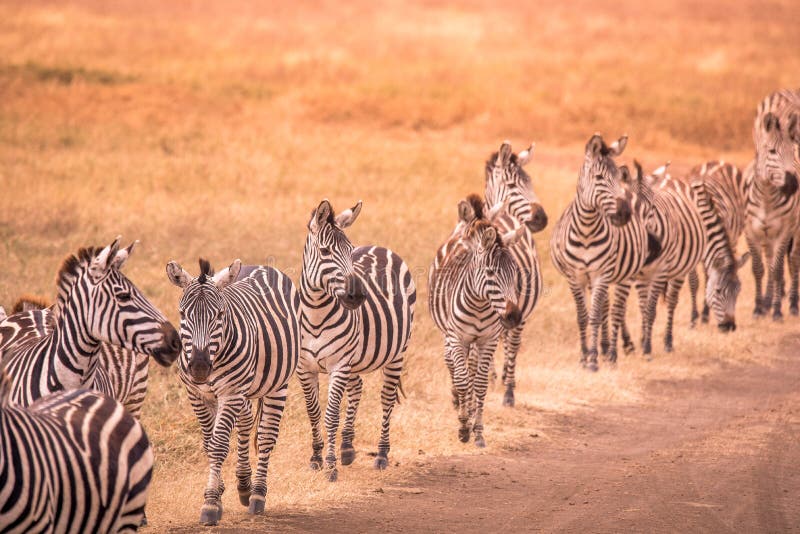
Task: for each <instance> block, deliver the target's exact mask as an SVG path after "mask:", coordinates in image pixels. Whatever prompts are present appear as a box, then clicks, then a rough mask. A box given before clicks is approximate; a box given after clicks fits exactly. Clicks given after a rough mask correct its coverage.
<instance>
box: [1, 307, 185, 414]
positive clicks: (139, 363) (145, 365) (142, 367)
mask: <svg viewBox="0 0 800 534" xmlns="http://www.w3.org/2000/svg"><path fill="white" fill-rule="evenodd" d="M48 308H49V306H48V303H47V300H46V299H44V298H42V297H37V296H31V295H24V296H22V297H20V298H19V299H17V302H16V303H15V304H14V307H13V310H14V311H13V313H25V312H30V311H35V310H42V312H41V313H42V314H43V315H44V317H43V319H41V320H40V321H39V322H40V323H41V324H43V325H44V328H43V329H42V332H43V334H46V333H47V332H48V331H49V330H50V329H51V328H49V327H52V326H53V325H54V323H53V321H52V314H51V313H50V312H51V310H49V309H48ZM96 356H97V365H96V366H95V368H94V372H93V373H90V374H89V375H88V376H87V377H86V378H85V380H84V382H83V383H82V384H81V387H82V388H90V389H94V390H95V391H99V392H101V393H104V394H106V395H108V396H109V397H111V398H112V399H116V400H117V401H119V402H121V403H122V404H123V406H125V409H126V410H128V411H129V412H130V413H131V415H133V416H134V417H135V418H136V419H139V418H140V417H141V415H142V406H143V405H144V399H145V396H146V395H147V379H148V376H149V367H150V356H148V355H147V354H145V353H141V352H136V351H132V350H128V349H126V348H124V347H120V346H118V345H111V344H110V343H101V344H100V345H99V346H98V350H97V353H96ZM155 360H156V362H157V363H158V364H159V365H162V366H164V367H168V366H169V365H171V364H172V362H171V361H169V360H164V359H163V358H155Z"/></svg>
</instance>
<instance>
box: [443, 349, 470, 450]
mask: <svg viewBox="0 0 800 534" xmlns="http://www.w3.org/2000/svg"><path fill="white" fill-rule="evenodd" d="M468 353H469V346H467V345H465V344H464V343H462V342H461V341H460V340H459V339H456V338H448V339H447V341H446V348H445V361H446V362H447V368H448V369H449V370H450V378H451V379H452V380H453V389H454V390H455V391H456V393H457V395H458V422H459V428H458V439H459V440H461V442H463V443H466V442H468V441H469V434H470V427H469V417H470V414H469V406H468V404H469V402H470V396H471V392H472V384H471V382H472V380H471V378H470V376H469V370H468V369H467V361H466V359H467V357H468Z"/></svg>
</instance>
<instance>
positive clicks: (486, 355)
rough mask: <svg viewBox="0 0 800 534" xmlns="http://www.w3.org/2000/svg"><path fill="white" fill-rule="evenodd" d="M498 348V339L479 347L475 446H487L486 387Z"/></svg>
mask: <svg viewBox="0 0 800 534" xmlns="http://www.w3.org/2000/svg"><path fill="white" fill-rule="evenodd" d="M496 349H497V340H494V341H490V342H488V343H486V344H485V345H481V346H480V347H479V349H478V350H479V352H480V358H479V360H478V371H477V373H476V374H475V385H474V388H475V419H474V423H473V425H472V432H473V433H474V435H475V446H476V447H479V448H483V447H486V440H485V439H484V437H483V405H484V404H485V401H486V389H487V387H488V385H489V366H490V365H491V363H492V359H494V351H495V350H496Z"/></svg>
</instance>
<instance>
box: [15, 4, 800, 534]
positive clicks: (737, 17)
mask: <svg viewBox="0 0 800 534" xmlns="http://www.w3.org/2000/svg"><path fill="white" fill-rule="evenodd" d="M798 20H800V5H799V4H798V3H797V2H796V1H785V2H782V1H775V2H764V1H761V0H759V1H755V0H754V1H737V2H728V1H722V0H714V1H704V2H697V1H689V0H666V1H664V2H659V3H657V4H654V3H648V2H639V1H632V0H618V1H615V2H608V1H604V0H600V1H598V0H593V1H588V0H586V1H584V0H576V1H569V2H513V1H512V2H504V3H502V5H496V3H494V2H483V1H470V0H465V1H461V2H439V1H435V0H430V1H412V2H406V1H403V2H400V1H377V2H375V1H360V0H356V1H352V2H346V3H342V2H307V1H297V2H291V3H285V2H261V3H253V2H244V1H236V0H233V1H226V2H201V1H185V2H174V3H173V2H160V1H155V0H152V1H151V0H136V1H113V2H107V1H86V2H70V3H66V2H63V3H62V2H53V3H51V2H38V1H13V0H6V1H4V2H2V3H0V304H3V305H5V306H6V307H9V306H10V305H11V304H12V303H13V301H14V300H15V299H16V298H17V297H18V296H19V295H20V294H22V293H34V294H41V295H44V296H47V297H49V298H53V297H54V296H55V286H54V283H53V280H54V276H55V273H56V271H57V269H58V266H59V264H60V261H61V259H62V258H63V256H65V255H66V254H68V253H71V252H75V251H76V250H77V249H78V247H81V246H86V245H92V244H103V245H105V244H107V243H110V242H111V240H113V238H114V237H115V236H116V235H118V234H122V235H123V240H124V241H126V242H127V241H128V240H133V239H139V240H141V247H140V248H139V249H137V251H136V253H135V254H134V256H133V258H132V260H131V261H130V262H128V265H127V267H126V272H127V274H128V276H129V277H130V278H131V279H132V280H133V281H134V282H135V283H136V284H137V285H139V287H140V288H142V289H143V291H144V292H145V293H146V294H147V295H148V296H149V297H150V298H151V299H152V300H153V301H154V302H155V303H156V304H157V305H158V306H159V307H160V308H161V309H162V310H164V311H165V313H166V314H167V315H168V316H169V317H170V318H171V319H172V320H173V321H175V322H176V324H177V312H176V305H177V301H178V298H179V294H178V292H177V290H176V289H175V288H174V287H172V286H171V285H170V284H169V283H168V281H167V280H166V277H165V274H164V266H165V264H166V263H167V262H168V261H169V260H172V259H175V260H177V261H179V262H180V263H181V264H183V265H184V266H185V267H186V268H187V269H188V270H189V271H190V272H192V273H196V272H197V267H196V265H197V263H196V262H197V258H198V257H199V256H204V257H208V258H209V259H210V260H211V261H212V264H213V265H214V266H215V267H217V268H220V267H222V266H223V265H227V264H229V263H230V262H231V261H232V260H233V259H234V258H241V259H242V260H244V261H245V262H249V263H259V262H262V263H263V262H267V261H268V262H270V263H271V264H273V265H275V266H277V267H278V268H281V269H283V270H285V271H286V272H287V273H289V274H291V275H292V277H293V278H294V279H295V280H297V278H298V275H299V268H300V260H301V255H302V247H303V242H304V239H305V232H306V223H307V222H308V218H309V215H310V212H311V210H312V208H314V207H315V206H316V205H317V203H318V202H319V201H320V200H321V199H322V198H326V197H327V198H329V199H330V200H331V201H332V202H333V205H334V207H336V208H337V209H338V210H342V209H344V208H346V207H349V206H352V205H353V204H354V203H355V202H356V201H357V200H359V199H362V200H363V201H364V209H363V211H362V214H361V216H360V218H359V220H358V221H357V223H356V224H355V225H354V226H353V227H352V229H351V230H350V231H349V235H350V237H351V239H352V240H353V242H354V243H356V244H369V243H376V244H381V245H383V246H388V247H390V248H392V249H393V250H395V251H396V252H398V253H399V254H400V255H401V256H403V257H404V258H405V259H406V261H407V262H408V263H409V264H410V265H411V267H412V269H413V271H414V273H415V276H416V281H417V286H418V300H417V302H418V305H417V313H416V326H415V330H414V334H413V336H412V339H411V345H410V349H409V352H408V360H407V362H408V363H407V368H406V375H407V376H406V378H405V379H404V380H405V383H406V391H407V393H408V399H407V400H406V401H405V402H404V404H403V405H402V406H401V407H400V408H398V409H397V410H396V411H395V416H394V419H393V422H394V424H393V427H392V432H393V433H392V459H393V460H394V461H395V462H397V463H399V465H394V464H393V467H392V468H391V469H389V470H388V471H387V472H386V473H382V474H377V473H374V472H373V471H372V470H371V462H370V461H369V460H368V459H366V452H368V451H370V450H373V449H374V448H375V444H376V442H377V433H378V427H379V393H378V386H377V383H376V381H375V380H368V381H367V385H366V387H365V400H364V402H363V403H362V407H361V409H360V412H359V413H360V417H359V425H358V434H357V438H356V439H357V443H356V447H357V449H358V451H359V454H360V457H359V460H357V462H356V465H354V466H353V467H352V468H349V469H347V470H345V472H344V473H343V476H341V475H340V482H339V483H338V484H337V485H329V484H328V483H327V482H325V481H324V479H322V478H321V477H318V475H316V474H314V473H311V472H309V471H307V469H306V465H307V459H308V456H310V432H309V429H308V422H307V419H306V415H305V413H304V408H303V404H302V400H301V397H302V395H301V392H300V388H299V385H298V384H297V383H296V382H294V383H293V384H292V389H291V395H292V398H291V402H290V405H289V407H288V408H287V413H286V417H285V419H284V423H283V427H282V431H281V437H280V440H279V443H278V446H277V450H276V454H275V457H274V460H273V462H272V466H271V470H270V480H271V485H270V494H269V496H268V499H267V508H268V510H287V509H292V510H295V509H303V508H304V507H319V506H326V505H328V504H336V503H341V502H344V501H346V500H347V499H352V498H355V497H358V498H361V497H363V496H365V495H368V494H369V492H370V491H371V490H372V489H374V488H375V487H377V486H379V485H380V484H381V481H382V480H386V479H387V478H389V479H391V478H392V477H401V478H402V477H403V476H406V475H407V474H408V473H409V472H410V471H411V470H413V468H414V466H415V465H417V464H416V463H415V462H420V461H423V460H424V458H427V457H430V456H435V455H440V454H452V453H454V452H468V453H474V451H473V450H472V446H471V445H469V446H463V445H461V444H460V443H458V442H457V441H456V428H457V421H456V417H455V413H454V412H453V411H452V409H451V408H450V405H449V400H448V396H449V384H448V381H449V378H448V377H447V372H446V369H445V367H444V364H443V360H442V355H441V345H442V342H441V337H440V334H439V333H438V331H436V330H435V328H434V327H433V325H432V323H431V321H430V319H429V316H428V313H427V289H426V282H425V273H426V270H427V267H428V265H429V263H430V261H431V259H432V258H433V255H434V253H435V250H436V247H437V246H438V245H439V244H440V242H441V241H442V240H443V239H444V238H445V237H446V236H447V235H448V233H449V231H450V230H451V228H452V227H453V225H454V224H455V221H456V204H457V202H458V200H459V199H461V198H463V197H464V196H466V195H467V194H468V193H471V192H479V193H480V192H482V190H483V164H484V161H485V160H486V159H487V158H488V156H489V155H490V153H491V152H492V151H494V150H497V148H498V146H499V145H500V143H501V141H502V140H504V139H509V140H511V142H512V144H513V146H514V149H515V151H519V150H522V149H523V148H526V147H527V146H528V144H529V143H530V142H531V141H535V142H536V152H535V156H534V159H533V162H532V163H531V164H530V165H529V167H528V171H529V172H530V174H531V175H532V176H533V184H534V188H535V190H536V191H537V193H538V194H539V196H540V197H541V198H542V200H543V203H544V207H545V209H546V210H547V213H548V215H549V217H550V221H551V224H550V227H548V229H546V230H545V231H544V232H543V233H542V234H538V235H537V236H536V241H537V246H538V249H539V254H540V256H541V258H542V265H543V270H544V276H545V285H546V287H547V291H546V294H545V296H544V298H543V299H542V300H541V302H540V304H539V307H538V309H537V311H536V312H535V313H534V318H533V320H532V321H531V323H530V324H529V326H528V327H527V330H526V335H525V338H524V341H523V347H522V351H521V354H520V358H519V360H518V362H519V371H518V388H517V391H518V393H517V399H518V402H517V406H518V408H517V409H515V410H502V409H501V407H500V395H501V388H500V387H499V386H496V387H495V388H493V389H492V391H491V392H490V396H489V409H488V412H487V415H486V420H487V434H486V437H487V441H488V442H489V446H490V447H489V450H490V452H491V451H492V450H495V451H496V450H501V449H502V448H503V447H507V446H510V444H513V443H514V441H515V440H516V439H517V438H519V436H522V435H525V434H527V433H528V432H529V431H530V429H531V428H537V425H538V424H540V423H541V421H540V419H539V417H540V415H539V414H541V413H542V412H544V411H553V410H556V411H559V410H560V411H569V410H577V409H587V406H591V405H592V404H594V403H599V402H602V403H635V402H637V399H639V397H640V395H641V391H642V384H643V383H644V382H645V381H647V380H649V379H652V378H653V377H666V376H675V377H680V376H697V375H700V374H702V373H704V372H709V370H713V369H714V368H716V367H718V366H720V365H723V364H725V365H729V364H731V363H736V362H745V361H750V360H752V359H758V358H765V357H767V356H765V355H767V354H769V352H770V347H773V348H774V347H775V344H776V343H778V341H779V340H780V334H779V333H776V335H775V336H774V338H769V339H766V340H761V341H760V347H761V348H760V349H759V350H758V351H756V352H753V350H752V349H751V346H752V345H753V343H751V342H752V341H753V340H755V336H756V332H755V325H754V324H753V323H752V321H751V319H750V311H751V308H752V276H751V274H750V272H749V267H747V268H745V270H743V274H742V278H743V281H744V291H743V292H742V295H741V297H740V302H739V315H740V320H739V324H740V329H739V331H737V332H736V333H735V334H733V335H730V336H729V337H727V338H724V339H723V338H722V337H721V336H722V334H719V333H717V332H716V330H715V329H714V330H712V329H711V328H710V327H709V328H706V329H705V330H702V331H689V330H688V321H689V315H688V309H687V308H686V304H687V301H688V294H686V292H684V294H683V295H682V304H681V306H680V307H679V310H678V326H677V328H676V353H674V354H672V355H669V356H667V355H665V354H663V351H661V347H662V344H661V342H660V341H658V342H655V344H654V346H655V347H656V354H655V355H656V359H655V361H654V362H651V363H649V364H646V363H643V362H642V361H641V356H631V357H627V358H625V357H623V359H622V360H621V362H620V364H619V366H618V368H617V369H616V370H609V369H602V370H601V372H600V373H598V374H596V375H591V376H590V375H587V374H586V373H584V372H583V371H581V370H580V369H579V367H578V365H577V361H578V356H579V351H578V342H577V327H576V325H575V318H574V314H575V312H574V306H573V304H572V300H571V297H570V296H569V292H568V290H567V287H566V283H565V281H564V280H563V279H561V278H560V276H559V275H558V274H557V273H556V272H555V271H554V270H553V269H552V266H551V264H550V261H549V254H548V240H549V235H550V229H551V228H552V225H553V223H554V222H555V220H556V218H557V217H558V216H559V215H560V213H561V211H562V210H563V208H564V207H565V206H566V204H567V203H568V202H569V201H570V199H571V198H572V194H573V192H574V188H575V183H576V177H577V173H578V169H579V166H580V164H581V161H582V157H583V146H584V144H585V142H586V141H587V140H588V139H589V137H590V136H591V135H592V134H593V133H594V132H601V133H602V134H604V135H605V136H606V138H613V139H616V138H617V137H619V136H620V135H621V134H623V133H627V134H628V135H629V136H630V140H629V143H628V148H627V149H626V152H625V154H624V155H623V158H621V159H622V160H623V161H630V160H631V159H632V158H633V157H637V158H638V159H639V160H640V161H642V162H643V163H644V166H645V170H652V169H654V168H655V167H657V166H659V165H661V164H662V163H663V162H664V161H666V160H670V161H672V164H673V167H672V168H671V170H672V171H673V173H675V174H680V173H682V172H685V171H686V170H688V169H689V168H691V167H692V166H694V165H696V164H699V163H701V162H703V161H706V160H708V159H717V158H724V159H726V160H730V161H732V162H734V163H736V164H737V165H739V166H740V167H742V168H743V167H744V166H745V165H746V164H747V163H748V161H749V160H750V159H751V158H752V157H753V153H754V149H753V144H752V134H751V129H752V124H753V119H754V115H755V109H756V105H757V103H758V102H759V101H760V100H761V99H762V98H763V97H764V96H766V95H767V94H768V93H770V92H772V91H774V90H776V89H779V88H784V87H788V88H796V87H798V86H800V80H799V79H798V76H797V73H798V72H800V40H798V35H797V21H798ZM743 250H744V247H743V245H742V244H740V246H739V251H740V252H741V251H743ZM633 308H634V307H633V306H631V310H630V311H631V320H630V323H631V324H632V325H634V326H636V325H637V321H638V318H637V315H636V312H635V310H633ZM660 327H661V323H660V321H659V322H658V327H657V329H656V336H657V337H658V336H660V335H661V334H660V333H661V330H659V328H660ZM769 328H771V329H772V328H774V329H775V330H776V331H778V332H788V331H789V330H790V329H791V328H792V324H791V321H790V320H789V321H787V324H785V325H775V326H773V325H771V324H770V325H769ZM637 330H638V329H637ZM659 339H660V338H659ZM723 342H724V344H723ZM770 343H772V345H770ZM151 369H152V370H151V376H152V379H151V390H150V395H149V398H148V401H147V403H146V404H145V409H144V412H145V415H144V422H145V424H146V428H147V430H148V432H149V434H150V436H151V439H152V440H153V441H154V443H155V445H156V448H157V462H158V467H157V472H156V477H155V479H154V484H153V491H152V494H151V495H152V497H151V504H150V505H149V507H148V516H149V518H150V520H151V524H152V525H153V527H154V529H155V530H156V531H159V530H169V529H170V528H174V527H176V526H178V525H183V524H186V525H193V524H194V522H195V520H196V516H197V513H198V512H199V507H200V504H201V502H202V489H203V485H204V482H205V477H206V471H205V460H204V458H203V454H202V451H201V448H200V433H199V429H198V427H197V424H196V423H195V419H194V416H193V414H192V413H191V410H190V408H189V406H188V402H187V401H186V398H185V393H184V392H183V389H182V387H181V386H180V385H179V383H178V379H177V376H176V373H175V370H174V369H170V370H164V369H155V368H151ZM543 432H545V431H543ZM233 463H234V462H233V461H231V459H229V461H228V463H227V467H228V468H230V470H229V471H226V472H227V474H228V480H229V487H232V486H230V484H232V480H233V479H232V477H231V476H230V475H231V473H232V466H233ZM225 499H226V511H227V513H228V514H231V517H233V518H234V519H235V518H237V517H243V515H244V514H243V511H244V510H243V509H241V507H240V506H239V505H238V504H236V502H237V500H236V498H235V492H231V491H229V492H228V493H227V494H226V496H225ZM228 499H230V500H231V501H230V503H229V504H228ZM237 514H238V515H237Z"/></svg>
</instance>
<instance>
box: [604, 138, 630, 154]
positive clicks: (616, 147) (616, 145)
mask: <svg viewBox="0 0 800 534" xmlns="http://www.w3.org/2000/svg"><path fill="white" fill-rule="evenodd" d="M627 144H628V136H627V135H623V136H622V137H620V138H619V139H617V140H616V141H614V142H613V143H611V146H609V147H608V153H609V155H611V156H619V155H620V154H622V151H623V150H625V147H626V146H627Z"/></svg>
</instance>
